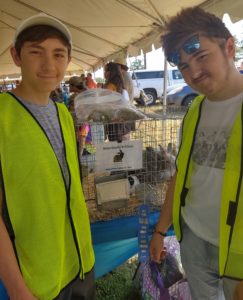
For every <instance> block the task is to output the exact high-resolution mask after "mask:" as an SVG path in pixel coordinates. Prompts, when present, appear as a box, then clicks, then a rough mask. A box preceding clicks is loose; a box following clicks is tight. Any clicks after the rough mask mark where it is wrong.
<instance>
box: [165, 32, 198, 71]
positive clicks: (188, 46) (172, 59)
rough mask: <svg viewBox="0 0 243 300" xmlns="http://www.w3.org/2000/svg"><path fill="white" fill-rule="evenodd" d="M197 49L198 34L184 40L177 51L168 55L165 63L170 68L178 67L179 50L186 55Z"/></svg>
mask: <svg viewBox="0 0 243 300" xmlns="http://www.w3.org/2000/svg"><path fill="white" fill-rule="evenodd" d="M199 49H200V40H199V36H198V34H197V35H193V36H192V37H190V38H189V39H188V40H186V41H185V42H184V43H183V44H182V46H181V47H180V48H179V49H177V50H174V51H172V52H171V53H170V54H169V55H168V57H167V61H168V62H169V64H170V65H171V66H172V67H176V66H178V65H179V63H180V60H181V55H180V50H183V51H184V52H185V53H186V54H193V53H194V52H196V51H197V50H199Z"/></svg>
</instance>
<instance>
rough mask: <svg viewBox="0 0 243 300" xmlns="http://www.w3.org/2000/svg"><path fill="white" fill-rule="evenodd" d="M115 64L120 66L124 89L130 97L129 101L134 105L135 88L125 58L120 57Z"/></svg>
mask: <svg viewBox="0 0 243 300" xmlns="http://www.w3.org/2000/svg"><path fill="white" fill-rule="evenodd" d="M115 63H116V64H117V65H118V67H119V70H120V72H121V74H122V78H123V82H124V88H125V89H126V90H127V92H128V95H129V100H130V102H131V103H133V99H134V87H133V82H132V78H131V76H130V74H129V73H128V66H127V62H126V59H125V58H122V57H119V58H117V59H116V60H115Z"/></svg>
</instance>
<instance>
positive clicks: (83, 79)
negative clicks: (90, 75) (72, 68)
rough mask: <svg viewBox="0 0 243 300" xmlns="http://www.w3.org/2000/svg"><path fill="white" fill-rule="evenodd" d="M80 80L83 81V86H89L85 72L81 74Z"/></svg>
mask: <svg viewBox="0 0 243 300" xmlns="http://www.w3.org/2000/svg"><path fill="white" fill-rule="evenodd" d="M80 81H81V82H82V83H83V86H84V87H85V88H87V87H86V77H85V75H84V74H81V75H80Z"/></svg>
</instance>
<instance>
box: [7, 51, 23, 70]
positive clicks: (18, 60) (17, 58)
mask: <svg viewBox="0 0 243 300" xmlns="http://www.w3.org/2000/svg"><path fill="white" fill-rule="evenodd" d="M10 53H11V56H12V58H13V61H14V63H15V64H16V66H17V67H20V65H21V58H20V56H19V55H18V53H17V51H16V49H15V47H11V48H10Z"/></svg>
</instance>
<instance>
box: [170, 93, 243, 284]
mask: <svg viewBox="0 0 243 300" xmlns="http://www.w3.org/2000/svg"><path fill="white" fill-rule="evenodd" d="M202 103H203V97H202V96H199V97H197V99H195V100H194V101H193V103H192V105H191V107H190V109H189V111H188V113H187V114H186V116H185V118H184V121H183V127H182V128H183V131H182V143H181V147H180V149H179V153H178V156H177V171H178V172H177V180H176V186H175V194H174V206H173V224H174V229H175V233H176V236H177V238H178V240H181V239H182V233H181V228H180V210H181V206H183V205H186V202H185V198H186V194H187V191H188V187H189V186H190V177H191V170H192V160H191V153H192V148H193V144H194V140H195V134H196V131H197V126H198V123H199V120H200V110H201V106H202ZM242 120H243V117H242V111H240V112H239V113H238V114H237V117H236V120H235V122H234V125H233V128H232V132H231V135H230V138H229V141H228V146H227V152H226V161H225V170H224V179H223V186H222V197H221V210H220V239H219V241H220V242H219V272H220V276H227V277H231V278H236V279H243V241H242V239H243V192H242V172H243V166H242V164H243V162H242V157H243V149H242V147H243V146H242V145H243V143H242V128H243V126H242ZM212 184H213V183H212Z"/></svg>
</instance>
